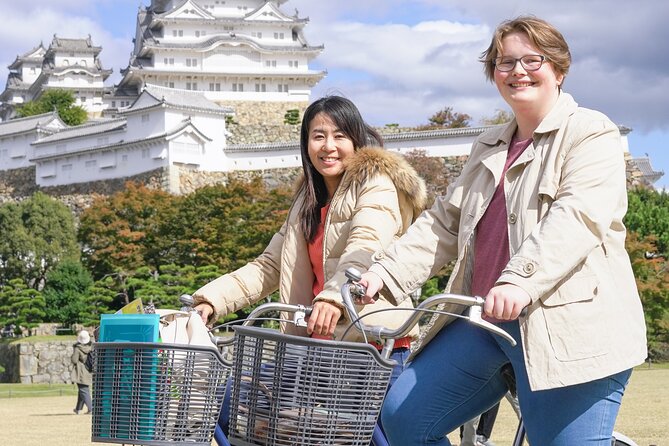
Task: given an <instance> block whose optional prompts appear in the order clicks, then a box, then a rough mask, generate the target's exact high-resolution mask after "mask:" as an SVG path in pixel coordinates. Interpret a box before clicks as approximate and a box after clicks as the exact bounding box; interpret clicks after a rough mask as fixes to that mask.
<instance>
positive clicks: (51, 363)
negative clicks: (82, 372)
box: [0, 340, 74, 384]
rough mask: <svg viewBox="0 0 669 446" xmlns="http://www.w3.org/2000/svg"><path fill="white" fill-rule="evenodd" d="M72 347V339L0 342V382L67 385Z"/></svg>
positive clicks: (69, 381) (69, 380)
mask: <svg viewBox="0 0 669 446" xmlns="http://www.w3.org/2000/svg"><path fill="white" fill-rule="evenodd" d="M73 346H74V341H72V340H70V341H51V342H13V343H11V344H0V361H2V363H3V364H2V365H3V367H5V373H4V374H3V375H2V377H1V378H2V379H0V382H9V383H21V384H62V383H67V384H69V383H71V382H72V380H71V379H70V371H71V369H72V368H71V366H70V357H71V356H72V347H73Z"/></svg>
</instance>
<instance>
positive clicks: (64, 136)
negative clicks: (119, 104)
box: [32, 118, 126, 146]
mask: <svg viewBox="0 0 669 446" xmlns="http://www.w3.org/2000/svg"><path fill="white" fill-rule="evenodd" d="M125 125H126V119H125V118H101V119H94V120H90V121H88V122H86V123H85V124H81V125H77V126H74V127H68V128H66V129H63V130H61V131H60V132H58V133H56V134H53V135H50V136H47V137H45V138H41V139H40V140H38V141H34V142H33V143H32V144H33V145H36V146H38V145H41V144H48V143H53V142H56V141H62V140H68V139H74V138H82V137H86V136H91V135H96V134H100V133H107V132H110V131H114V130H121V129H123V128H124V127H125Z"/></svg>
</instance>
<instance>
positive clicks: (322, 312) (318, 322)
mask: <svg viewBox="0 0 669 446" xmlns="http://www.w3.org/2000/svg"><path fill="white" fill-rule="evenodd" d="M340 317H341V309H340V308H339V307H338V306H336V305H333V304H331V303H329V302H325V301H318V302H315V303H314V305H313V307H312V310H311V315H309V319H308V320H307V333H308V334H309V335H310V336H311V335H312V334H315V335H318V336H326V337H331V336H333V335H334V331H335V327H336V326H337V322H338V321H339V318H340Z"/></svg>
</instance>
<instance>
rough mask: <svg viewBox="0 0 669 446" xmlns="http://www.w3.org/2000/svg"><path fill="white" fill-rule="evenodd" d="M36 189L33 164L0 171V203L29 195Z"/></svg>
mask: <svg viewBox="0 0 669 446" xmlns="http://www.w3.org/2000/svg"><path fill="white" fill-rule="evenodd" d="M37 190H39V187H38V186H37V184H35V167H34V166H32V167H26V168H25V169H13V170H2V171H0V204H2V203H7V202H15V201H17V200H18V199H21V198H25V197H29V196H31V195H32V194H34V193H35V192H36V191H37Z"/></svg>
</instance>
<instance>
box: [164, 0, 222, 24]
mask: <svg viewBox="0 0 669 446" xmlns="http://www.w3.org/2000/svg"><path fill="white" fill-rule="evenodd" d="M161 18H165V19H191V20H192V19H210V20H213V19H214V16H212V15H211V14H210V13H209V12H207V11H205V10H204V9H202V8H201V7H200V6H199V5H198V4H197V3H195V2H193V1H191V0H185V1H184V2H183V3H182V4H181V5H180V6H175V7H174V9H173V10H172V11H169V12H167V13H165V14H163V15H162V16H161Z"/></svg>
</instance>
